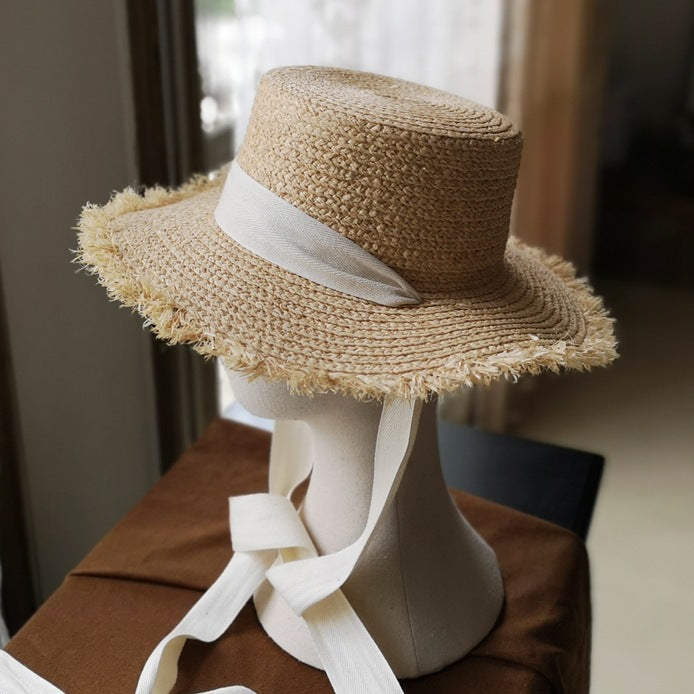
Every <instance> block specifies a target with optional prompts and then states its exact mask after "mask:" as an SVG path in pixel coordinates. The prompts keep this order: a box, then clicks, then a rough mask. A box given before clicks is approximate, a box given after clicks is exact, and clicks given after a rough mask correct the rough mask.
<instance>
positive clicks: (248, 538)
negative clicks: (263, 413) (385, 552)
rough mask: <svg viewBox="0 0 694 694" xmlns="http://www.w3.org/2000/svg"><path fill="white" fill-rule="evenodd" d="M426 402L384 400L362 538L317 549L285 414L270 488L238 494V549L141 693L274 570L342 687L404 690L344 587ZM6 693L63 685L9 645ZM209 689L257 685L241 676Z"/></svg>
mask: <svg viewBox="0 0 694 694" xmlns="http://www.w3.org/2000/svg"><path fill="white" fill-rule="evenodd" d="M420 411H421V402H417V401H405V400H396V401H394V402H392V403H387V404H386V405H384V407H383V413H382V415H381V421H380V424H379V429H378V436H377V441H376V452H375V458H374V481H373V486H372V493H371V501H370V505H369V514H368V518H367V522H366V525H365V527H364V530H363V531H362V533H361V535H360V536H359V538H358V539H357V540H356V541H355V542H354V543H352V544H351V545H349V546H348V547H346V548H344V549H342V550H340V551H338V552H335V553H333V554H328V555H324V556H318V554H317V552H316V549H315V547H314V545H313V543H312V541H311V538H310V536H309V534H308V532H307V530H306V528H305V526H304V525H303V522H302V521H301V519H300V517H299V514H298V512H297V510H296V508H295V507H294V505H293V504H292V502H291V496H292V493H293V492H294V490H295V489H296V487H297V486H298V485H299V484H301V482H303V481H304V480H305V479H306V478H307V477H308V475H309V474H310V472H311V468H312V459H313V458H312V451H311V441H310V433H309V431H308V427H306V425H304V424H303V423H302V422H278V423H277V425H276V428H275V433H274V435H273V440H272V449H271V454H270V475H269V479H270V483H269V492H268V493H267V494H248V495H245V496H239V497H232V498H231V499H230V500H229V518H230V527H231V535H232V545H233V548H234V554H233V556H232V558H231V561H230V562H229V564H228V565H227V566H226V568H225V569H224V571H223V572H222V573H221V574H220V576H219V577H218V578H217V580H216V581H215V582H214V583H213V584H212V585H211V586H210V588H209V589H208V590H207V591H206V592H205V593H204V594H203V595H202V596H201V597H200V599H199V600H198V602H196V603H195V604H194V605H193V607H192V608H191V609H190V610H189V612H188V613H187V614H186V615H185V617H183V619H182V620H181V621H180V622H179V624H178V625H177V626H176V627H175V628H174V629H173V630H172V631H171V632H170V633H169V634H168V635H167V636H166V637H164V639H162V641H161V642H160V643H159V644H158V645H157V646H156V648H155V649H154V650H153V651H152V653H151V655H150V656H149V658H148V659H147V662H146V663H145V666H144V668H143V670H142V673H141V674H140V678H139V681H138V684H137V688H136V694H169V692H170V691H171V690H172V688H173V687H174V685H175V683H176V678H177V675H178V659H179V656H180V654H181V650H182V649H183V646H184V644H185V642H186V640H187V639H189V638H192V639H196V640H199V641H205V642H211V641H214V640H216V639H218V638H219V637H220V636H221V635H222V634H223V633H224V632H225V631H226V630H227V629H228V628H229V627H230V626H231V624H232V622H233V621H234V619H235V618H236V616H237V615H238V613H239V612H240V610H241V609H242V608H243V606H244V605H245V604H246V602H247V601H248V600H249V599H250V598H251V596H252V595H253V593H254V592H255V591H256V590H257V588H258V587H259V586H260V584H261V583H262V582H263V580H265V579H266V578H267V579H268V580H269V581H270V582H271V583H272V585H273V587H274V588H275V589H276V590H277V591H278V592H279V593H280V594H281V595H282V597H283V598H284V599H285V600H286V601H287V603H288V604H289V605H290V606H291V607H292V609H293V610H294V611H295V612H296V614H297V615H300V616H302V617H303V619H304V620H305V622H306V624H307V626H308V629H309V631H310V633H311V636H312V637H313V641H314V644H315V646H316V649H317V651H318V654H319V656H320V659H321V663H322V665H323V667H324V668H325V672H326V674H327V676H328V679H329V680H330V683H331V685H332V687H333V689H334V691H335V692H336V693H337V694H353V692H369V693H371V692H374V693H375V692H378V694H402V689H401V687H400V684H399V683H398V680H397V679H396V677H395V675H394V674H393V672H392V670H391V669H390V666H389V665H388V663H387V661H386V660H385V658H384V657H383V654H382V653H381V652H380V650H379V648H378V646H377V645H376V643H375V642H374V640H373V639H372V638H371V636H370V635H369V633H368V632H367V630H366V629H365V627H364V625H363V624H362V622H361V620H360V619H359V617H358V616H357V614H356V613H355V612H354V610H353V609H352V607H351V606H350V604H349V602H348V601H347V599H346V598H345V596H344V593H343V592H342V590H341V587H342V585H343V584H344V583H345V581H346V580H347V579H348V578H349V576H350V574H351V572H352V570H353V568H354V566H355V565H356V564H357V562H358V561H359V558H360V557H361V555H362V553H363V552H364V550H365V548H366V547H367V545H368V543H369V541H370V539H371V538H372V537H373V534H374V532H375V530H376V529H377V527H378V524H379V522H380V520H381V518H382V517H383V515H384V513H385V511H386V510H387V509H388V507H389V505H390V504H391V502H392V501H393V498H394V496H395V494H396V492H397V489H398V486H399V484H400V480H401V479H402V475H403V473H404V470H405V467H406V464H407V460H408V458H409V455H410V452H411V450H412V444H413V441H414V437H415V435H416V431H417V424H418V419H419V413H420ZM0 692H2V694H5V693H7V694H62V692H61V691H60V690H59V689H57V688H56V687H54V686H53V685H52V684H50V683H48V682H47V681H46V680H44V679H42V678H41V677H39V676H38V675H36V674H34V673H32V672H31V671H30V670H28V669H27V668H26V667H25V666H23V665H21V664H20V663H18V662H17V661H16V660H14V659H12V658H11V656H9V655H8V654H7V653H4V652H2V651H0ZM203 694H254V693H253V692H252V690H250V689H247V688H246V687H242V686H239V685H235V686H230V687H223V688H221V689H215V690H214V691H210V692H205V693H203Z"/></svg>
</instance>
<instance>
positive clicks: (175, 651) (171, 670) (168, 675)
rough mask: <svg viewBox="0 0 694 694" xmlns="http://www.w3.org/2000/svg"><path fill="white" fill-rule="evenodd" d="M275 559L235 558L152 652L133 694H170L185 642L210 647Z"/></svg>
mask: <svg viewBox="0 0 694 694" xmlns="http://www.w3.org/2000/svg"><path fill="white" fill-rule="evenodd" d="M276 556H277V552H272V551H264V552H248V553H247V552H237V553H236V554H234V555H233V557H232V558H231V561H230V562H229V563H228V564H227V566H226V568H225V569H224V571H223V572H222V573H221V574H220V575H219V578H217V580H216V581H215V582H214V583H213V584H212V585H211V586H210V588H209V589H208V590H207V592H205V593H204V594H203V595H202V597H201V598H200V599H199V600H198V601H197V602H196V603H195V604H194V605H193V607H192V608H191V609H190V611H189V612H188V613H187V614H186V615H185V617H183V619H182V620H181V621H180V622H179V624H178V625H177V626H176V627H174V629H173V630H172V631H171V632H170V633H169V634H168V635H167V636H166V637H164V639H162V641H161V642H160V643H159V645H158V646H157V647H156V648H155V649H154V650H153V651H152V653H151V654H150V656H149V658H148V659H147V662H146V663H145V666H144V668H143V670H142V673H141V674H140V679H139V681H138V683H137V688H136V690H135V694H169V692H170V691H171V689H172V688H173V686H174V684H175V683H176V678H177V676H178V659H179V656H180V654H181V650H182V649H183V646H184V645H185V642H186V640H187V639H189V638H193V639H196V640H198V641H205V642H206V643H210V642H212V641H215V640H216V639H218V638H219V637H220V636H221V635H222V634H223V633H224V632H225V631H226V630H227V629H228V628H229V626H230V625H231V623H232V622H233V621H234V619H236V616H237V615H238V613H239V612H240V611H241V609H242V608H243V606H244V605H245V604H246V602H248V600H249V599H250V597H251V595H253V592H254V591H255V590H256V588H257V587H258V586H259V585H260V584H261V583H262V581H263V579H264V578H265V571H266V570H267V569H268V567H269V566H271V565H272V562H273V561H274V558H275V557H276ZM222 691H224V690H222ZM237 691H243V690H237Z"/></svg>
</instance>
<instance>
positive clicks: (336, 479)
mask: <svg viewBox="0 0 694 694" xmlns="http://www.w3.org/2000/svg"><path fill="white" fill-rule="evenodd" d="M227 373H228V374H229V378H230V380H231V385H232V389H233V391H234V394H235V395H236V397H237V398H238V400H239V402H240V403H241V404H242V405H243V406H244V407H246V409H248V410H249V411H250V412H252V413H253V414H256V415H258V416H262V417H270V418H275V419H291V420H301V421H303V422H305V423H306V424H307V425H308V427H309V429H310V432H311V437H312V442H313V473H312V476H311V481H310V484H309V487H308V490H307V492H306V497H305V499H304V502H303V505H302V510H301V517H302V520H303V521H304V524H305V526H306V528H307V530H308V532H309V534H310V535H311V537H312V539H313V541H314V543H315V545H316V547H317V549H318V550H319V552H320V553H321V554H327V553H331V552H335V551H337V550H339V549H342V548H343V547H345V546H346V545H348V544H349V543H350V542H352V541H354V540H355V539H356V538H357V537H358V535H359V534H360V533H361V531H362V529H363V527H364V524H365V522H366V516H367V512H368V506H369V498H370V494H371V481H372V478H373V461H374V449H375V446H376V435H377V431H378V425H379V418H380V415H381V409H382V406H381V405H380V404H379V403H377V402H360V401H357V400H355V399H354V398H351V397H347V396H342V395H337V394H332V393H331V394H321V395H316V396H313V397H309V396H299V395H293V394H291V393H290V392H289V389H288V387H287V386H286V385H285V384H284V383H270V382H268V381H266V380H264V379H262V378H259V379H256V380H253V381H249V380H248V379H246V378H244V377H243V376H241V375H240V374H238V373H236V372H233V371H228V372H227ZM343 590H344V593H345V595H346V597H347V599H348V600H349V602H350V603H351V605H352V607H354V609H355V611H356V612H357V614H358V615H359V616H360V618H361V619H362V621H363V623H364V626H366V628H367V629H368V631H369V632H370V634H371V635H372V637H373V638H374V640H375V641H376V643H377V644H378V646H379V647H380V649H381V651H382V652H383V654H384V655H385V657H386V659H387V660H388V662H389V664H390V666H391V667H392V668H393V671H394V672H395V674H396V675H397V676H398V677H416V676H418V675H423V674H427V673H430V672H433V671H436V670H439V669H441V668H442V667H444V666H446V665H448V664H449V663H451V662H454V661H455V660H457V659H458V658H460V657H462V656H463V655H465V654H466V653H467V652H468V651H469V650H470V649H471V648H472V647H474V646H475V645H476V644H477V643H478V642H479V641H480V640H481V639H482V638H483V637H484V636H485V635H486V634H487V632H488V631H489V630H490V629H491V627H492V626H493V624H494V622H495V620H496V618H497V616H498V614H499V610H500V608H501V604H502V600H503V587H502V582H501V576H500V573H499V568H498V564H497V561H496V557H495V555H494V552H493V551H492V550H491V549H490V547H489V546H488V545H487V544H486V543H485V542H484V540H482V538H481V537H480V536H479V535H478V534H477V533H476V532H475V530H474V529H473V528H472V527H471V526H470V525H469V524H468V523H467V521H466V520H465V519H464V518H463V517H462V516H461V514H460V512H459V511H458V509H457V508H456V507H455V506H454V504H453V502H452V501H451V499H450V496H449V494H448V491H447V489H446V486H445V483H444V481H443V478H442V475H441V470H440V466H439V456H438V446H437V434H436V402H435V400H432V401H430V402H428V403H425V405H424V407H423V410H422V414H421V417H420V425H419V430H418V433H417V437H416V439H415V443H414V447H413V449H412V454H411V456H410V460H409V463H408V465H407V469H406V472H405V475H404V477H403V479H402V482H401V484H400V487H399V489H398V492H397V495H396V497H395V500H394V502H393V504H392V505H391V507H390V508H389V510H388V512H387V516H386V517H385V518H384V522H383V523H382V524H381V525H380V526H379V529H378V530H377V533H376V535H375V536H374V538H373V539H372V541H371V543H370V544H369V546H368V547H367V549H366V551H365V553H364V555H363V556H362V558H361V560H360V562H359V563H358V564H357V567H356V569H355V570H354V573H353V574H352V576H351V577H350V578H349V580H348V581H347V583H346V584H345V586H344V588H343ZM255 605H256V610H257V612H258V616H259V618H260V621H261V623H262V625H263V627H264V628H265V630H266V631H267V633H268V634H269V635H270V636H271V637H272V639H273V640H274V641H275V642H277V643H278V644H279V645H280V646H281V647H282V648H283V649H284V650H286V651H288V652H289V653H291V654H292V655H293V656H295V657H296V658H298V659H299V660H301V661H303V662H306V663H309V664H310V665H313V666H315V667H318V668H320V667H321V663H320V660H319V658H318V655H317V653H316V651H315V647H314V645H313V642H312V640H311V637H310V634H309V632H308V630H307V628H306V626H305V624H304V623H303V622H302V620H300V619H299V618H298V617H296V615H295V614H294V613H293V612H292V611H291V609H290V608H289V607H288V606H287V605H286V603H284V601H283V600H282V598H281V597H280V596H279V595H278V594H277V593H275V592H274V591H273V589H272V587H271V586H270V585H269V584H268V583H267V582H266V583H264V584H263V585H262V587H261V588H260V589H259V590H258V591H257V592H256V595H255Z"/></svg>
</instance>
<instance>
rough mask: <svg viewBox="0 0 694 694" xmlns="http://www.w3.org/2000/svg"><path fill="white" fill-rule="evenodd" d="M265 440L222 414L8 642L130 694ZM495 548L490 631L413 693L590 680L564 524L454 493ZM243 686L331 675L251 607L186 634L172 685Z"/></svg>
mask: <svg viewBox="0 0 694 694" xmlns="http://www.w3.org/2000/svg"><path fill="white" fill-rule="evenodd" d="M268 452H269V437H268V436H267V435H266V434H264V433H261V432H258V431H255V430H252V429H248V428H246V427H244V426H242V425H239V424H234V423H231V422H227V421H223V420H217V421H215V422H213V423H212V424H211V425H210V427H209V428H208V430H207V431H206V432H205V434H204V436H203V437H202V438H201V439H200V440H199V441H198V442H197V443H196V444H195V445H194V446H193V447H191V448H190V449H189V450H188V451H187V452H186V453H185V454H184V455H183V456H182V458H181V459H180V460H179V462H178V463H177V464H176V465H175V466H174V467H173V468H172V470H171V471H170V472H169V473H168V474H167V475H165V476H164V478H163V479H162V480H161V481H160V482H159V483H157V485H155V487H154V488H153V489H152V490H151V491H150V492H149V494H147V496H146V497H145V498H144V499H143V500H142V501H141V502H140V503H139V504H138V505H137V506H136V507H135V508H134V509H133V510H132V511H131V512H130V513H129V514H128V515H127V516H126V517H125V518H124V519H123V520H122V521H121V522H120V523H119V524H118V525H117V526H116V527H115V528H114V529H113V530H112V531H111V532H110V533H109V534H108V535H107V536H106V537H105V538H104V539H103V540H102V541H101V542H100V543H99V544H98V545H97V546H96V547H95V548H94V549H93V550H92V552H90V554H89V555H88V556H87V557H86V558H85V559H84V560H83V561H82V562H81V563H80V564H79V565H78V566H77V567H76V568H75V570H74V571H73V572H72V573H71V574H70V575H69V576H68V577H67V579H66V580H65V582H64V584H63V585H62V586H61V587H60V588H59V589H58V590H57V591H56V592H55V593H54V594H53V595H52V596H51V597H50V598H49V600H48V601H47V602H46V603H45V604H44V605H43V606H42V607H41V609H40V610H39V611H38V612H37V614H36V615H35V616H34V617H33V618H32V619H31V620H30V621H29V622H28V623H27V624H26V626H25V627H24V628H23V629H22V630H21V631H20V632H19V633H18V634H17V635H16V636H15V638H14V639H13V640H12V641H11V642H10V644H9V646H8V651H9V652H10V653H11V654H12V655H13V656H14V657H15V658H17V659H19V660H21V661H22V662H23V663H25V664H26V665H28V666H29V667H31V668H32V669H34V670H35V671H36V672H38V673H39V674H41V675H43V676H44V677H46V678H47V679H48V680H49V681H51V682H53V683H54V684H55V685H57V686H59V687H61V688H62V689H63V690H64V691H66V692H67V693H68V694H94V693H95V692H98V693H104V694H106V693H108V694H126V693H127V694H130V693H131V692H133V691H134V687H135V683H136V681H137V677H138V674H139V671H140V669H141V667H142V665H143V664H144V661H145V660H146V658H147V656H148V655H149V653H150V651H151V650H152V648H153V647H154V646H155V645H156V644H157V643H158V641H159V640H160V639H161V638H162V637H163V636H164V635H165V634H166V633H167V632H168V631H169V630H170V629H171V628H172V627H173V626H174V625H175V624H176V623H177V622H178V620H179V619H180V618H181V616H182V615H183V614H184V613H185V612H186V610H187V609H188V608H189V607H190V606H191V605H192V604H193V603H194V602H195V601H196V600H197V598H198V597H199V595H200V593H201V592H202V591H203V590H204V589H205V588H206V587H207V586H209V584H210V583H211V582H212V580H213V579H214V578H215V577H216V575H217V574H218V573H219V572H220V571H221V569H222V568H223V566H224V565H225V564H226V562H227V561H228V559H229V555H230V551H231V550H230V543H229V531H228V519H227V497H228V496H232V495H234V494H242V493H248V492H253V491H264V490H266V488H267V479H266V473H267V470H266V460H267V457H268ZM454 495H455V499H456V501H457V503H458V505H459V506H460V508H461V509H462V510H463V512H464V513H465V515H466V516H467V518H468V519H469V520H470V522H471V523H472V524H473V525H474V526H475V527H476V528H477V529H478V531H479V532H480V533H481V534H482V535H483V536H484V537H485V539H486V540H487V541H488V542H489V543H490V544H491V545H492V546H493V547H494V549H495V550H496V552H497V556H498V557H499V561H500V564H501V569H502V572H503V575H504V583H505V588H506V601H505V605H504V609H503V611H502V614H501V617H500V618H499V621H498V623H497V625H496V627H495V628H494V630H493V631H492V633H491V634H490V635H489V636H488V637H487V638H486V639H485V640H484V641H483V642H482V643H481V644H480V645H479V646H478V647H477V648H475V649H474V650H473V652H472V653H471V654H470V655H468V656H467V657H466V658H463V659H462V660H461V661H459V662H457V663H455V664H454V665H452V666H450V667H448V668H446V669H445V670H443V671H441V672H440V673H437V674H434V675H430V676H427V677H423V678H419V679H417V680H408V681H404V683H403V688H404V690H405V691H406V692H408V694H410V693H411V694H424V693H427V694H429V693H431V692H465V693H466V694H478V693H479V694H482V693H486V692H489V693H494V694H499V693H502V694H505V693H506V692H508V693H514V694H515V693H516V692H518V693H530V692H532V693H540V692H567V693H570V694H580V693H581V692H586V691H587V690H588V673H589V655H590V593H589V577H588V560H587V556H586V552H585V548H584V546H583V544H582V542H581V541H580V540H579V539H578V538H577V537H576V536H574V535H573V534H571V533H570V532H568V531H566V530H563V529H561V528H559V527H556V526H553V525H551V524H549V523H546V522H544V521H541V520H538V519H535V518H532V517H530V516H526V515H524V514H521V513H518V512H516V511H513V510H510V509H507V508H505V507H502V506H498V505H496V504H492V503H490V502H487V501H483V500H481V499H478V498H476V497H472V496H469V495H466V494H463V493H460V492H454ZM225 684H227V685H228V684H243V685H245V686H247V687H252V688H253V689H255V690H256V691H258V692H259V694H273V693H275V692H277V693H280V692H316V693H321V692H326V693H328V692H330V691H332V690H331V688H330V686H329V684H328V681H327V678H326V677H325V675H324V674H323V673H322V672H320V671H318V670H314V669H313V668H311V667H308V666H306V665H303V664H301V663H299V662H297V661H296V660H294V659H293V658H291V657H290V656H288V655H286V654H285V653H284V652H283V651H281V650H280V649H279V648H278V647H277V646H275V644H274V643H273V642H272V641H271V640H270V639H269V638H268V637H267V636H265V634H264V632H263V631H262V628H261V627H260V626H259V624H258V622H257V620H256V617H255V612H254V611H253V608H252V607H251V606H250V605H247V606H246V607H245V608H244V610H243V611H242V613H241V615H240V617H239V618H238V619H237V621H236V622H235V623H234V625H233V626H232V628H231V629H230V631H229V632H228V633H227V634H226V635H225V636H224V637H223V638H222V639H220V640H219V641H218V642H217V643H215V644H213V645H202V644H197V643H195V644H188V645H187V646H186V648H185V650H184V653H183V658H182V663H181V676H180V677H179V682H178V684H177V688H176V692H177V693H179V694H183V693H184V692H196V691H200V690H202V689H204V688H214V687H221V686H223V685H225Z"/></svg>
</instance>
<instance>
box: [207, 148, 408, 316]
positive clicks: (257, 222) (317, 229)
mask: <svg viewBox="0 0 694 694" xmlns="http://www.w3.org/2000/svg"><path fill="white" fill-rule="evenodd" d="M215 220H216V222H217V224H218V225H219V227H220V228H221V229H222V230H223V231H224V232H225V233H226V234H227V235H228V236H230V237H231V238H232V239H234V241H236V242H237V243H239V244H241V245H242V246H243V247H244V248H246V249H248V250H249V251H251V252H253V253H255V254H256V255H259V256H260V257H261V258H264V259H265V260H267V261H269V262H271V263H274V264H275V265H278V266H279V267H281V268H284V269H285V270H289V271H290V272H293V273H294V274H295V275H299V276H300V277H304V278H305V279H308V280H311V281H312V282H316V283H317V284H320V285H322V286H324V287H329V288H330V289H335V290H337V291H339V292H342V293H344V294H348V295H350V296H354V297H358V298H360V299H366V300H367V301H371V302H373V303H376V304H381V305H383V306H403V305H406V304H418V303H420V301H421V298H420V296H419V294H418V293H417V292H416V291H415V289H413V288H412V287H411V286H410V285H409V284H408V283H407V282H406V281H405V280H404V279H403V278H402V277H400V275H399V274H398V273H397V272H395V270H393V269H392V268H390V267H388V265H386V264H385V263H383V262H381V261H380V260H379V259H378V258H376V257H375V256H373V255H371V253H369V252H368V251H366V250H364V249H363V248H362V247H361V246H359V245H358V244H356V243H354V242H353V241H352V240H350V239H348V238H347V237H346V236H343V235H342V234H340V233H339V232H337V231H335V230H334V229H331V228H330V227H329V226H327V225H325V224H323V223H322V222H319V221H318V220H317V219H314V218H313V217H311V216H309V215H308V214H306V213H305V212H303V211H302V210H300V209H299V208H298V207H295V206H294V205H292V204H291V203H290V202H287V201H286V200H284V199H283V198H281V197H279V196H278V195H275V194H274V193H273V192H272V191H270V190H268V189H267V188H265V187H264V186H263V185H261V184H260V183H258V181H256V180H255V179H253V178H251V177H250V176H249V175H248V174H247V173H246V172H245V171H244V170H243V169H242V168H241V166H239V164H238V163H237V162H236V161H233V162H232V164H231V168H230V169H229V173H228V174H227V179H226V181H225V183H224V188H223V189H222V194H221V196H220V198H219V202H218V204H217V208H216V210H215Z"/></svg>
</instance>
